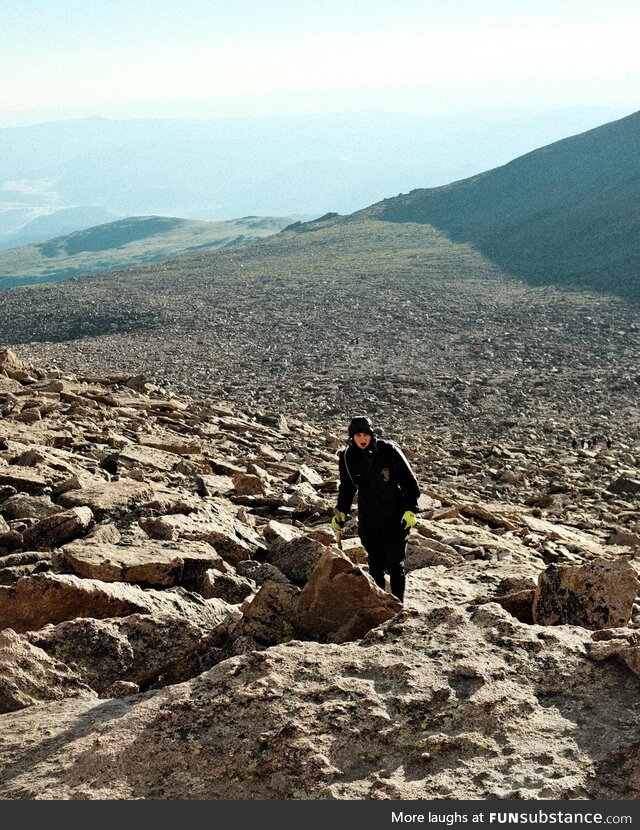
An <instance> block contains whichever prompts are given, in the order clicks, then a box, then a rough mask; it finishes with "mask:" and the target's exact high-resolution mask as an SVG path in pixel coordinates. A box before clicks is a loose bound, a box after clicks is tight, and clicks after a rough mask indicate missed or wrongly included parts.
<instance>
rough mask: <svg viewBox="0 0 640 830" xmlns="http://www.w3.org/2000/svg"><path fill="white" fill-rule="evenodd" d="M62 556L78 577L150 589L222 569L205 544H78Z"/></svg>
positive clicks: (69, 546)
mask: <svg viewBox="0 0 640 830" xmlns="http://www.w3.org/2000/svg"><path fill="white" fill-rule="evenodd" d="M61 555H62V557H63V558H64V561H65V562H66V564H67V565H68V567H69V568H70V569H71V570H72V571H73V573H75V574H77V575H78V576H82V577H86V578H88V579H99V580H101V581H103V582H131V583H135V584H137V585H141V586H143V587H147V588H167V587H170V586H172V585H179V584H181V583H182V582H183V581H184V580H192V579H196V578H198V576H204V574H205V573H206V571H207V570H209V568H214V567H220V566H222V565H223V560H222V558H221V557H220V556H219V555H218V554H217V553H216V551H215V550H214V549H213V548H212V547H211V545H209V544H207V543H206V542H185V541H183V542H180V543H179V544H175V543H173V542H162V541H157V540H156V541H149V542H141V543H140V544H133V545H117V544H115V545H114V544H110V543H107V542H102V543H97V544H92V543H90V542H87V543H82V542H76V543H73V544H70V545H65V546H64V548H63V549H62V551H61Z"/></svg>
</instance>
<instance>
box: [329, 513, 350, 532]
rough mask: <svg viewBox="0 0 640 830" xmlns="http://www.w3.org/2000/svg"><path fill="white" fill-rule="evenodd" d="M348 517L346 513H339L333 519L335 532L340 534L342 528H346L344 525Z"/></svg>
mask: <svg viewBox="0 0 640 830" xmlns="http://www.w3.org/2000/svg"><path fill="white" fill-rule="evenodd" d="M346 520H347V517H346V516H345V515H344V513H342V512H339V513H336V515H335V516H334V517H333V519H331V527H332V528H333V529H334V530H335V532H336V533H339V532H340V531H341V530H342V528H343V527H344V523H345V522H346Z"/></svg>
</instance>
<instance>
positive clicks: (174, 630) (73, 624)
mask: <svg viewBox="0 0 640 830" xmlns="http://www.w3.org/2000/svg"><path fill="white" fill-rule="evenodd" d="M236 616H238V617H239V612H236ZM214 630H215V629H214ZM209 633H210V631H208V630H206V629H205V628H203V627H202V626H200V625H199V624H198V622H197V620H187V619H184V618H183V617H179V616H175V615H173V614H166V613H165V614H159V615H154V616H151V615H148V614H131V615H130V616H126V617H122V618H120V619H102V620H97V619H88V618H85V619H76V620H69V621H67V622H62V623H59V624H58V625H47V626H45V627H44V628H42V629H40V630H39V631H34V632H29V633H28V634H25V635H24V636H25V637H26V638H27V639H28V641H29V642H30V643H32V644H33V645H34V646H38V648H39V649H42V650H44V651H45V652H46V653H47V654H48V655H49V656H50V658H52V659H54V660H57V661H61V662H63V663H65V664H66V665H67V666H69V667H71V668H72V669H73V671H74V672H75V674H76V675H77V676H78V677H79V678H81V679H82V681H83V682H84V683H85V684H87V686H90V687H91V688H92V689H94V690H95V691H96V692H98V693H99V694H100V695H101V696H103V695H104V694H105V692H106V691H107V690H108V689H109V687H110V686H111V685H112V684H113V683H115V682H126V683H135V684H136V685H137V686H138V688H139V689H140V688H142V689H148V688H149V687H151V686H158V685H163V679H164V680H166V678H168V677H170V678H171V680H170V681H169V682H182V681H183V680H187V679H189V678H190V677H193V676H195V675H196V674H199V673H200V672H201V671H204V670H206V669H207V668H210V666H212V665H214V663H215V662H217V660H218V659H219V658H220V654H221V652H220V650H219V649H218V650H217V651H215V650H212V647H211V644H210V643H209V640H208V639H207V635H208V634H209Z"/></svg>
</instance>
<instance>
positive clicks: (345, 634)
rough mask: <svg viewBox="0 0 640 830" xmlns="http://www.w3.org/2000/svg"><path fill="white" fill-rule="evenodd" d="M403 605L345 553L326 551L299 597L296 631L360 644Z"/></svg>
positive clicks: (336, 641)
mask: <svg viewBox="0 0 640 830" xmlns="http://www.w3.org/2000/svg"><path fill="white" fill-rule="evenodd" d="M401 610H402V604H401V603H400V602H399V601H398V600H397V599H396V598H395V597H393V596H392V595H391V594H388V593H387V592H386V591H383V590H382V589H381V588H379V587H378V586H377V585H376V584H375V583H374V582H373V580H371V579H370V577H369V576H367V575H366V574H365V573H364V571H362V570H361V569H360V568H359V567H357V566H356V565H354V564H353V563H352V562H351V560H349V559H348V558H347V557H346V556H344V555H343V554H342V553H339V552H336V551H334V550H332V549H329V548H328V549H326V550H325V551H324V553H323V554H322V557H321V558H320V561H319V562H318V564H317V565H316V567H315V569H314V571H313V573H312V574H311V576H310V578H309V580H308V582H307V584H306V585H305V587H304V588H303V590H302V593H301V594H300V599H299V601H298V607H297V613H296V620H295V624H296V628H297V629H298V630H299V631H300V632H302V633H304V634H305V635H307V636H308V637H310V638H313V639H318V640H320V641H327V642H330V643H344V642H347V641H349V640H360V639H361V638H362V637H364V635H365V634H366V633H367V632H368V631H370V630H371V629H372V628H375V627H376V626H378V625H380V624H381V623H383V622H386V620H390V619H391V618H392V617H394V616H395V615H396V614H397V613H398V612H399V611H401Z"/></svg>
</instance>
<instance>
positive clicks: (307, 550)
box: [265, 536, 327, 587]
mask: <svg viewBox="0 0 640 830" xmlns="http://www.w3.org/2000/svg"><path fill="white" fill-rule="evenodd" d="M326 549H327V548H326V546H325V545H323V544H322V543H321V542H318V541H316V540H315V539H309V538H308V537H307V536H301V537H299V538H296V539H292V540H291V541H289V542H280V543H279V544H277V545H275V546H274V547H272V548H271V550H270V551H269V552H268V554H267V558H266V560H265V561H266V562H268V563H269V564H270V565H275V566H276V568H278V569H279V570H280V571H282V573H283V574H284V575H285V576H286V577H288V578H289V579H290V580H291V582H293V583H294V584H295V585H298V586H300V587H302V586H303V585H305V583H306V582H307V580H308V579H309V577H310V576H311V574H312V572H313V570H314V568H315V567H316V565H317V564H318V562H319V561H320V558H321V557H322V554H323V553H324V552H325V550H326Z"/></svg>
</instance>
